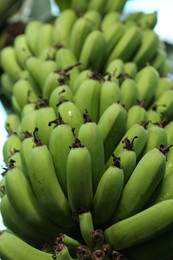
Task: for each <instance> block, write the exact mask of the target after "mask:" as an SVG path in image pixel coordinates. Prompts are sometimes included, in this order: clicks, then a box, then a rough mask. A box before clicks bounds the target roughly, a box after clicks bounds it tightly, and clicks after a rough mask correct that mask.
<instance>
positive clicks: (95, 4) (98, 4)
mask: <svg viewBox="0 0 173 260" xmlns="http://www.w3.org/2000/svg"><path fill="white" fill-rule="evenodd" d="M106 2H107V1H106V0H103V1H102V0H97V1H94V0H90V1H89V3H88V6H87V9H88V10H97V11H98V12H99V13H101V14H102V15H103V13H104V8H105V4H106Z"/></svg>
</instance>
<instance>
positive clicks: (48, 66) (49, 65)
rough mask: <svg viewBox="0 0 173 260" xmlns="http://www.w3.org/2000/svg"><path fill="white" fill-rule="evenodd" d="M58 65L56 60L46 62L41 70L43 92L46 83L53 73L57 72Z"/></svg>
mask: <svg viewBox="0 0 173 260" xmlns="http://www.w3.org/2000/svg"><path fill="white" fill-rule="evenodd" d="M56 69H57V64H56V62H55V61H54V60H45V61H44V62H43V63H42V64H41V68H40V86H41V88H42V90H43V88H44V85H45V82H46V80H47V78H48V76H49V75H50V73H51V72H54V71H56Z"/></svg>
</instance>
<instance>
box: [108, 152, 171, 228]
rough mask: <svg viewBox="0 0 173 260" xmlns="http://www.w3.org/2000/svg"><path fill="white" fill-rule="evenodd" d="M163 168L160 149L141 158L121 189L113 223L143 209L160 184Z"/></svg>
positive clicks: (162, 155)
mask: <svg viewBox="0 0 173 260" xmlns="http://www.w3.org/2000/svg"><path fill="white" fill-rule="evenodd" d="M151 166H153V167H151ZM165 168H166V157H165V155H164V154H163V153H162V151H161V149H160V150H159V149H157V148H153V149H152V150H150V151H149V152H147V153H146V154H145V155H144V156H143V157H142V158H141V160H140V161H139V162H138V164H137V165H136V167H135V169H134V171H133V172H132V174H131V176H130V178H129V180H128V182H127V184H126V185H125V187H124V189H123V192H122V196H121V199H120V201H119V204H118V208H117V210H116V212H115V214H114V216H113V219H112V222H113V223H115V222H117V221H120V220H122V219H125V218H128V217H130V216H133V215H134V214H137V213H138V212H140V211H141V210H142V209H143V207H144V206H145V204H146V203H147V202H148V200H149V199H150V197H151V195H152V194H153V192H154V190H155V189H156V187H157V186H158V184H159V183H160V182H161V180H162V178H163V176H164V174H165Z"/></svg>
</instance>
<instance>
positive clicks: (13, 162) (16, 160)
mask: <svg viewBox="0 0 173 260" xmlns="http://www.w3.org/2000/svg"><path fill="white" fill-rule="evenodd" d="M7 166H8V168H10V167H11V166H14V167H17V168H18V169H19V170H21V171H23V165H22V160H21V154H20V151H18V150H16V151H14V152H13V153H12V154H11V156H10V157H9V159H8V163H7Z"/></svg>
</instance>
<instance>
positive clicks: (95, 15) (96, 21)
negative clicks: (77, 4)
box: [83, 9, 102, 30]
mask: <svg viewBox="0 0 173 260" xmlns="http://www.w3.org/2000/svg"><path fill="white" fill-rule="evenodd" d="M83 16H84V17H85V18H86V19H88V20H89V21H91V23H92V28H93V30H98V29H100V23H101V20H102V16H101V14H100V12H98V11H97V10H96V9H93V10H88V11H86V12H85V13H84V14H83Z"/></svg>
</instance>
